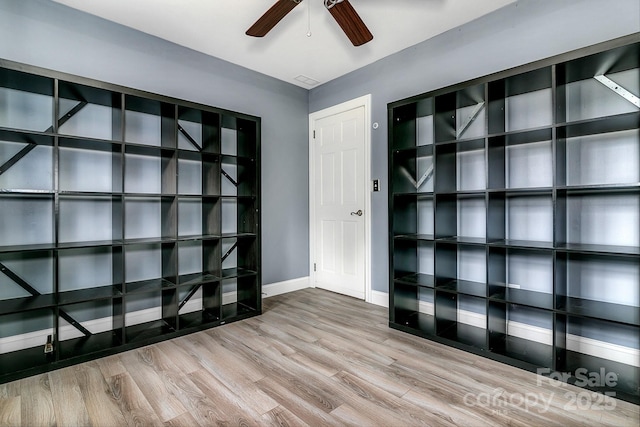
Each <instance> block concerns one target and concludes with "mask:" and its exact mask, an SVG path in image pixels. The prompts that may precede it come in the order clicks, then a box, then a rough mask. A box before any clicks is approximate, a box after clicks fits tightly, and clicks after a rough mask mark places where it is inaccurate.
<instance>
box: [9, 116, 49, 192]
mask: <svg viewBox="0 0 640 427" xmlns="http://www.w3.org/2000/svg"><path fill="white" fill-rule="evenodd" d="M54 151H55V150H54V138H53V137H51V136H47V135H39V134H30V133H27V132H15V131H6V130H1V129H0V192H44V193H47V192H53V190H54V184H53V176H54V174H53V153H54ZM18 162H19V163H20V164H19V166H16V164H18Z"/></svg>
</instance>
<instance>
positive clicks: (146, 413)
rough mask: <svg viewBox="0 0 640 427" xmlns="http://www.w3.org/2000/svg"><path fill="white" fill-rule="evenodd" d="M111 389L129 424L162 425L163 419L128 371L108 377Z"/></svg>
mask: <svg viewBox="0 0 640 427" xmlns="http://www.w3.org/2000/svg"><path fill="white" fill-rule="evenodd" d="M107 383H108V385H109V389H110V390H111V393H112V394H113V397H114V399H115V400H116V402H117V403H118V407H119V408H120V410H121V411H122V414H123V415H124V418H125V420H126V422H127V425H130V426H161V425H163V423H162V421H161V420H160V418H158V416H157V415H156V412H155V411H154V410H153V407H152V406H151V404H150V403H149V401H148V400H147V399H146V397H145V396H144V394H143V393H142V391H141V390H140V388H139V387H138V385H137V384H136V383H135V381H134V380H133V378H131V375H129V373H128V372H123V373H120V374H116V375H113V376H111V377H109V378H108V379H107Z"/></svg>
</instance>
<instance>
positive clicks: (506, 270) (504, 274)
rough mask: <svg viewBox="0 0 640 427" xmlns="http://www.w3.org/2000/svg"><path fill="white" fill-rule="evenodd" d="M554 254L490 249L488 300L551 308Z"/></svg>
mask: <svg viewBox="0 0 640 427" xmlns="http://www.w3.org/2000/svg"><path fill="white" fill-rule="evenodd" d="M553 263H554V259H553V252H552V251H551V250H540V249H520V248H510V247H490V248H489V259H488V264H487V266H488V272H487V273H488V276H487V277H488V285H489V297H490V298H491V299H492V300H496V301H502V302H507V303H514V304H520V305H526V306H530V307H538V308H544V309H548V310H551V309H553V291H554V286H553V283H554V282H553V280H554V275H553V267H554V264H553Z"/></svg>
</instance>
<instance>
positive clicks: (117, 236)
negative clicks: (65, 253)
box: [58, 193, 122, 244]
mask: <svg viewBox="0 0 640 427" xmlns="http://www.w3.org/2000/svg"><path fill="white" fill-rule="evenodd" d="M119 240H122V196H119V195H116V196H114V195H109V193H105V195H95V194H94V195H73V196H71V195H60V197H59V199H58V243H59V244H67V243H77V242H104V241H119Z"/></svg>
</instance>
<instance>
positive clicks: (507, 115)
mask: <svg viewBox="0 0 640 427" xmlns="http://www.w3.org/2000/svg"><path fill="white" fill-rule="evenodd" d="M488 92H489V127H488V130H489V134H500V133H504V132H517V131H522V130H525V129H536V128H542V127H550V126H551V125H552V124H553V88H552V71H551V67H543V68H539V69H536V70H532V71H527V72H524V73H521V74H516V75H512V76H509V77H505V78H503V79H498V80H494V81H491V82H489V83H488Z"/></svg>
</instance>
